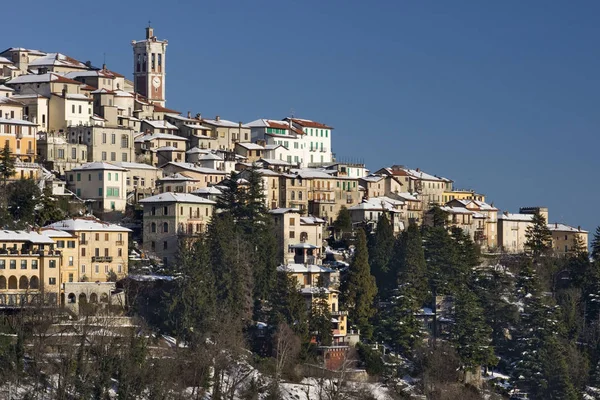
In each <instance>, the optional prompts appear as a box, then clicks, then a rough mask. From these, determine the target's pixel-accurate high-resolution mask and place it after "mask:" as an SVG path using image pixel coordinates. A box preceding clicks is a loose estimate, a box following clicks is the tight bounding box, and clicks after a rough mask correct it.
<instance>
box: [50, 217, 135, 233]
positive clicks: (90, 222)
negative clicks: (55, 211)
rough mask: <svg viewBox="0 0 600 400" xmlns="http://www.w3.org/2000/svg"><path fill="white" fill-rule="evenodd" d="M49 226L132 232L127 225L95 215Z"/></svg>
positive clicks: (72, 229)
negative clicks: (110, 221)
mask: <svg viewBox="0 0 600 400" xmlns="http://www.w3.org/2000/svg"><path fill="white" fill-rule="evenodd" d="M46 227H47V228H53V229H57V230H59V231H68V232H73V231H75V232H76V231H93V232H98V231H100V232H131V230H130V229H127V228H125V227H122V226H119V225H115V224H110V223H108V222H104V221H101V220H99V219H98V218H95V217H82V218H72V219H65V220H62V221H58V222H55V223H53V224H50V225H47V226H46Z"/></svg>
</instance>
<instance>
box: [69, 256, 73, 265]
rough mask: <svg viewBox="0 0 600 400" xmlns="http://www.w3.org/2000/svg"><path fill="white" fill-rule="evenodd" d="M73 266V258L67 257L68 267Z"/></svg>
mask: <svg viewBox="0 0 600 400" xmlns="http://www.w3.org/2000/svg"><path fill="white" fill-rule="evenodd" d="M72 266H73V256H69V267H72Z"/></svg>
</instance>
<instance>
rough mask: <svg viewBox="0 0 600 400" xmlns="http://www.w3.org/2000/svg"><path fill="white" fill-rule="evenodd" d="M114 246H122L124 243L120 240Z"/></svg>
mask: <svg viewBox="0 0 600 400" xmlns="http://www.w3.org/2000/svg"><path fill="white" fill-rule="evenodd" d="M116 244H117V246H123V245H124V244H125V242H123V241H122V240H117V242H116Z"/></svg>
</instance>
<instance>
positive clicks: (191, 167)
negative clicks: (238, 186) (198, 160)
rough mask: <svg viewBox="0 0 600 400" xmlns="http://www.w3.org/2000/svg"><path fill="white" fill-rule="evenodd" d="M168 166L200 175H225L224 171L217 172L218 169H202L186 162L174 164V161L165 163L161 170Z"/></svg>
mask: <svg viewBox="0 0 600 400" xmlns="http://www.w3.org/2000/svg"><path fill="white" fill-rule="evenodd" d="M169 165H172V166H174V167H178V168H182V169H187V170H188V171H194V172H199V173H201V174H217V175H225V171H219V170H218V169H213V168H204V167H198V166H196V165H195V164H192V163H186V162H176V161H170V162H168V163H166V164H165V165H163V167H162V168H163V169H164V168H165V167H167V166H169Z"/></svg>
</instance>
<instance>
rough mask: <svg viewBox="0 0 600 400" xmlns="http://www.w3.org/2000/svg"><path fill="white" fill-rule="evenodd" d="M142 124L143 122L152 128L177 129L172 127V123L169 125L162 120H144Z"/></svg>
mask: <svg viewBox="0 0 600 400" xmlns="http://www.w3.org/2000/svg"><path fill="white" fill-rule="evenodd" d="M155 107H156V106H155ZM142 122H145V123H146V124H148V125H150V126H151V127H153V128H160V129H178V128H177V127H176V126H175V125H173V124H172V123H170V122H168V121H165V120H164V119H144V120H142Z"/></svg>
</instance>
